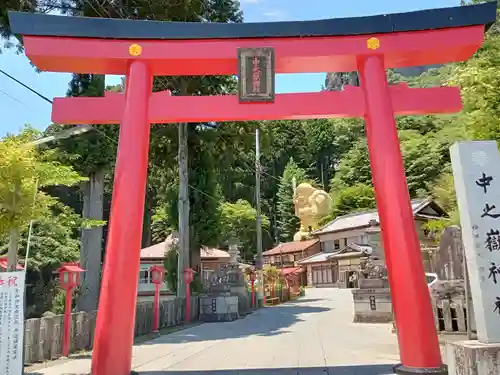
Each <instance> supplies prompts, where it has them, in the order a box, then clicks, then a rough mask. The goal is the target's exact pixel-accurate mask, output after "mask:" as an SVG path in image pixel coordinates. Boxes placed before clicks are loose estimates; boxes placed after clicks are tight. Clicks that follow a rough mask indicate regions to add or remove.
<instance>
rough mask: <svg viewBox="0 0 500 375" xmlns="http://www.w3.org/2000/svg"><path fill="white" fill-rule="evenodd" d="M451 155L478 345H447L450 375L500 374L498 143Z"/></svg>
mask: <svg viewBox="0 0 500 375" xmlns="http://www.w3.org/2000/svg"><path fill="white" fill-rule="evenodd" d="M450 154H451V164H452V169H453V177H454V182H455V191H456V194H457V203H458V208H459V211H460V223H461V229H462V240H463V247H464V252H465V258H466V262H467V271H468V276H469V282H470V289H471V294H472V301H473V304H474V317H475V323H476V330H477V336H478V339H477V340H469V341H460V342H454V343H448V344H447V351H446V352H447V357H448V360H447V363H448V368H449V374H450V375H459V374H460V375H472V374H474V375H482V374H484V375H486V374H500V155H499V153H498V147H497V143H496V142H495V141H473V142H458V143H455V144H454V145H453V146H452V147H451V149H450Z"/></svg>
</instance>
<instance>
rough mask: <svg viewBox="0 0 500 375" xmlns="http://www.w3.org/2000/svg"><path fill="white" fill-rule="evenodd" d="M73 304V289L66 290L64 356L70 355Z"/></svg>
mask: <svg viewBox="0 0 500 375" xmlns="http://www.w3.org/2000/svg"><path fill="white" fill-rule="evenodd" d="M72 302H73V288H68V289H66V301H65V307H64V332H63V356H65V357H67V356H68V355H69V346H70V338H71V306H72Z"/></svg>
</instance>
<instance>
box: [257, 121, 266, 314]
mask: <svg viewBox="0 0 500 375" xmlns="http://www.w3.org/2000/svg"><path fill="white" fill-rule="evenodd" d="M260 168H261V166H260V129H259V127H258V126H257V127H256V128H255V205H256V207H255V210H256V213H257V217H256V222H257V224H256V225H257V227H256V231H257V258H256V262H255V266H256V267H255V268H256V269H257V281H258V283H259V288H258V289H257V306H259V307H260V306H263V305H264V277H263V274H262V267H263V265H264V259H263V257H262V224H261V222H262V218H261V213H260Z"/></svg>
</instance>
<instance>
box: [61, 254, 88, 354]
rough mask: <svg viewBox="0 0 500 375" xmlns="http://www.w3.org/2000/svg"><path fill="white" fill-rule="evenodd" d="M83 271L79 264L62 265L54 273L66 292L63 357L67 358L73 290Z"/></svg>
mask: <svg viewBox="0 0 500 375" xmlns="http://www.w3.org/2000/svg"><path fill="white" fill-rule="evenodd" d="M83 271H84V269H82V268H80V265H79V263H64V264H63V265H62V266H61V267H59V269H58V270H57V271H56V272H57V273H59V283H60V285H61V287H62V288H63V289H64V290H65V291H66V297H65V302H64V327H63V355H64V356H65V357H67V356H68V355H69V350H70V337H71V306H72V302H73V289H74V288H75V287H76V286H77V285H78V284H79V283H80V273H81V272H83Z"/></svg>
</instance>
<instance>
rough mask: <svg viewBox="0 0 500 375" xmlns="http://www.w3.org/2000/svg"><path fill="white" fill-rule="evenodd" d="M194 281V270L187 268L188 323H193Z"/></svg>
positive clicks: (185, 271)
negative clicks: (192, 289)
mask: <svg viewBox="0 0 500 375" xmlns="http://www.w3.org/2000/svg"><path fill="white" fill-rule="evenodd" d="M193 279H194V270H193V269H192V268H186V269H185V270H184V281H185V282H186V319H185V322H186V323H189V322H190V321H191V283H192V282H193Z"/></svg>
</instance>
